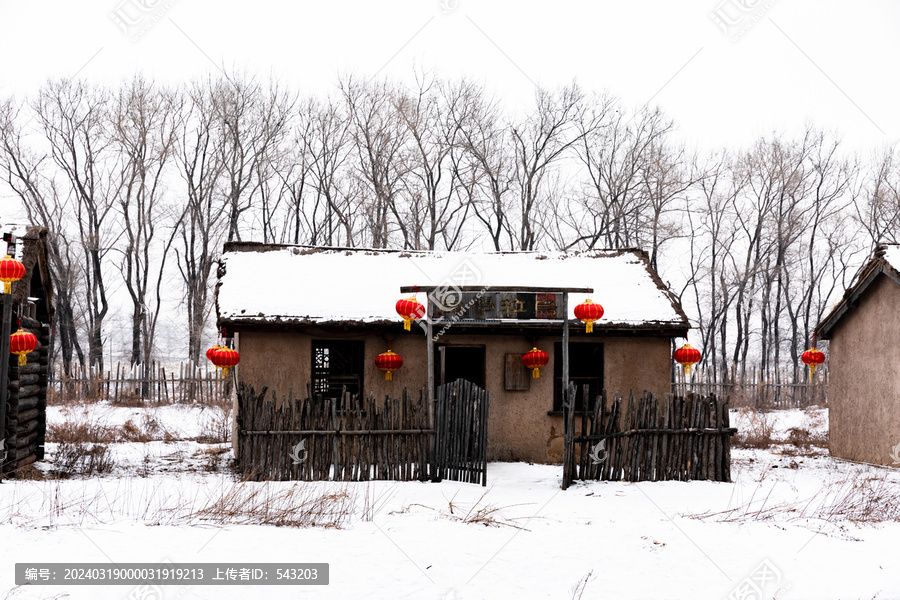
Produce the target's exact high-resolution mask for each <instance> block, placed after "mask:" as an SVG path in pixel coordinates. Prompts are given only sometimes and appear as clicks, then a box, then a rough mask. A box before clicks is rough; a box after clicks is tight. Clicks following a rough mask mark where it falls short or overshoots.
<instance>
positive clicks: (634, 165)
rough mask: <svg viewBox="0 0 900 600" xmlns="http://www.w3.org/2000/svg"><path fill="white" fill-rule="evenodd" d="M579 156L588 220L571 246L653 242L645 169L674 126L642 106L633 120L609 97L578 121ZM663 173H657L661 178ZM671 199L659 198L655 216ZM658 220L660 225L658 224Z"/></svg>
mask: <svg viewBox="0 0 900 600" xmlns="http://www.w3.org/2000/svg"><path fill="white" fill-rule="evenodd" d="M579 128H580V131H581V133H582V137H581V143H580V144H579V146H578V150H579V152H578V154H579V158H580V159H581V162H582V164H583V165H584V167H585V175H586V177H587V181H586V183H585V190H584V194H583V196H582V198H583V199H582V206H581V207H579V208H580V209H581V210H582V211H584V213H585V215H586V217H587V218H586V219H582V221H581V223H582V225H581V226H579V227H577V231H576V237H575V239H573V240H572V242H571V244H570V247H574V246H577V245H584V246H586V247H587V248H594V247H597V246H598V245H602V246H605V247H607V248H624V247H633V246H643V245H645V244H646V242H647V241H648V240H650V239H652V235H653V223H654V221H655V219H654V214H655V213H654V210H653V206H652V205H651V203H650V197H649V196H648V195H647V192H648V188H647V184H646V183H645V179H644V178H645V176H646V175H647V169H649V167H648V165H649V164H650V163H651V162H652V161H653V160H654V158H655V157H654V155H656V158H658V157H659V152H661V149H662V148H664V147H665V145H664V144H663V142H664V140H665V139H666V137H667V136H668V135H669V133H670V132H671V131H672V128H673V124H672V122H671V121H669V120H667V119H666V118H665V117H664V116H663V114H662V112H661V111H660V110H659V109H651V108H648V107H643V108H641V109H639V110H638V111H637V112H636V113H635V114H634V115H632V116H629V114H628V112H627V111H626V110H625V109H624V108H623V107H622V106H621V103H619V102H618V101H616V100H614V99H611V98H609V97H607V96H599V97H594V98H592V99H591V104H590V106H589V108H588V109H587V110H585V111H583V113H582V118H581V119H580V122H579ZM663 172H664V170H661V169H659V168H657V173H658V174H659V175H662V173H663ZM670 197H671V196H667V195H663V196H660V197H659V204H658V214H660V215H661V214H662V211H663V208H664V206H665V201H666V200H667V199H668V198H670ZM656 221H658V220H656Z"/></svg>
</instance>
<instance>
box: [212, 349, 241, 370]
mask: <svg viewBox="0 0 900 600" xmlns="http://www.w3.org/2000/svg"><path fill="white" fill-rule="evenodd" d="M207 354H209V352H207ZM210 360H212V361H213V364H214V365H216V366H217V367H219V368H220V369H222V377H228V370H229V369H231V368H232V367H236V366H237V364H238V363H239V362H241V355H240V354H238V353H237V351H235V350H233V349H231V348H227V347H224V346H223V347H222V348H219V349H218V350H216V352H215V353H214V354H213V357H212V359H210Z"/></svg>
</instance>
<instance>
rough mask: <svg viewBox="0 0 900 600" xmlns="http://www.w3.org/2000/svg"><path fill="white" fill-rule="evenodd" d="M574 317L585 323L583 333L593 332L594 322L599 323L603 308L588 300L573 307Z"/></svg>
mask: <svg viewBox="0 0 900 600" xmlns="http://www.w3.org/2000/svg"><path fill="white" fill-rule="evenodd" d="M575 316H576V317H577V318H578V319H580V320H581V321H584V322H585V323H586V325H585V328H584V331H585V333H591V332H593V331H594V321H599V320H600V317H602V316H603V307H602V306H600V305H599V304H594V303H593V302H592V301H591V299H590V298H588V299H587V300H585V301H584V302H582V303H581V304H579V305H578V306H576V307H575Z"/></svg>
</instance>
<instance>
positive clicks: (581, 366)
mask: <svg viewBox="0 0 900 600" xmlns="http://www.w3.org/2000/svg"><path fill="white" fill-rule="evenodd" d="M554 353H555V356H554V360H553V375H554V377H553V410H556V411H559V410H562V342H556V344H555V346H554ZM569 381H571V382H573V383H574V384H575V389H576V391H577V392H576V397H575V410H576V411H583V410H584V408H585V406H584V397H583V396H584V395H583V394H582V388H583V386H584V384H588V386H589V391H588V405H587V409H588V410H594V401H595V400H596V399H597V396H599V395H600V392H602V391H603V344H601V343H598V342H581V343H575V344H569Z"/></svg>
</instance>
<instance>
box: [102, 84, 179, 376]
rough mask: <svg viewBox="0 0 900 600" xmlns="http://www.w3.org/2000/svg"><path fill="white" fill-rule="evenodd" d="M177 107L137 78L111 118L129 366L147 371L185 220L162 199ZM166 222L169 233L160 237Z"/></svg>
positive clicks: (170, 98) (118, 99)
mask: <svg viewBox="0 0 900 600" xmlns="http://www.w3.org/2000/svg"><path fill="white" fill-rule="evenodd" d="M178 108H179V107H178V99H177V97H176V95H175V94H174V93H173V92H171V91H169V90H165V89H160V88H159V87H157V86H156V85H155V84H153V83H152V82H150V81H147V80H145V79H144V78H143V77H135V78H134V79H132V80H131V81H130V82H129V83H127V84H125V85H123V86H122V88H120V90H119V92H118V94H117V96H116V99H115V103H114V108H113V111H112V113H111V117H110V118H111V125H112V131H111V135H112V143H113V146H112V149H113V150H114V151H115V152H116V153H117V154H118V160H119V167H118V177H119V181H118V185H117V193H116V201H117V205H118V210H119V213H120V215H121V218H122V223H123V228H122V229H123V237H124V240H123V241H124V244H123V245H122V247H121V253H122V261H121V263H120V269H121V271H122V277H123V279H124V281H125V288H126V289H127V291H128V295H129V297H130V298H131V303H132V314H131V357H130V362H131V365H132V366H134V365H143V366H144V368H145V369H146V366H147V364H148V362H149V361H150V357H151V354H152V351H153V344H154V338H155V334H156V325H157V322H158V319H159V313H160V309H161V307H162V293H161V292H162V290H161V288H162V282H163V274H164V272H165V267H166V262H167V259H168V257H169V250H170V249H171V246H172V243H173V241H174V239H175V235H176V232H177V228H178V225H179V224H180V221H181V218H182V216H183V215H184V210H183V209H182V210H179V209H178V207H175V206H167V205H166V204H165V203H164V198H163V197H164V194H165V191H166V190H165V185H164V183H163V182H164V176H165V174H166V173H167V171H166V167H167V165H168V163H169V160H170V158H171V157H172V155H173V153H174V150H175V143H176V137H175V136H176V125H177V123H176V120H177V116H178ZM166 221H169V223H168V224H169V225H170V232H169V233H168V234H167V235H160V233H161V230H162V226H163V225H164V224H165V223H166ZM151 285H152V286H153V288H151V287H150V286H151ZM151 293H152V299H151ZM151 304H152V306H151ZM145 379H146V377H145Z"/></svg>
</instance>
